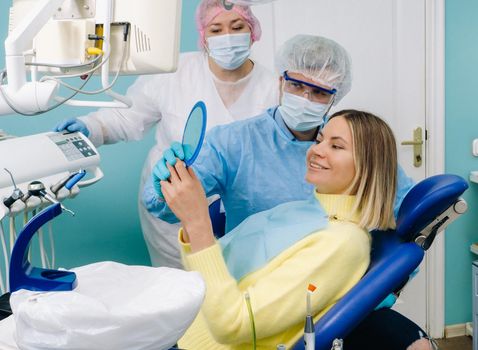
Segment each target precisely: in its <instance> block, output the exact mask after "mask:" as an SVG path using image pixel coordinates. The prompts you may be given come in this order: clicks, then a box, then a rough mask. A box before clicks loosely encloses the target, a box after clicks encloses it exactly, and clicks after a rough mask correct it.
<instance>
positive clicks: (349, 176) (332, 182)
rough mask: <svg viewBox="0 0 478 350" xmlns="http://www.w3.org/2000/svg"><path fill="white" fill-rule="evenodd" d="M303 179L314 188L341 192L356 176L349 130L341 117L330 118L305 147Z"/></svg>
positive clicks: (330, 192)
mask: <svg viewBox="0 0 478 350" xmlns="http://www.w3.org/2000/svg"><path fill="white" fill-rule="evenodd" d="M306 162H307V172H306V175H305V179H306V181H307V182H309V183H311V184H313V185H314V186H315V187H316V188H317V191H318V192H320V193H327V194H344V193H346V191H347V190H348V187H349V186H350V184H351V183H352V180H353V179H354V177H355V161H354V149H353V137H352V131H351V129H350V126H349V124H348V122H347V121H346V120H345V118H344V117H341V116H338V117H335V118H332V119H331V120H330V121H329V122H328V123H327V124H326V125H325V127H324V128H323V129H322V130H321V131H320V132H319V134H318V135H317V141H316V144H315V145H312V146H311V147H310V148H309V150H308V151H307V157H306Z"/></svg>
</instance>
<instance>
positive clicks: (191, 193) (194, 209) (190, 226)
mask: <svg viewBox="0 0 478 350" xmlns="http://www.w3.org/2000/svg"><path fill="white" fill-rule="evenodd" d="M168 168H169V171H170V172H171V177H170V178H169V181H161V189H162V192H163V195H164V199H165V200H166V202H167V203H168V206H169V207H170V208H171V210H172V211H173V212H174V214H175V215H176V216H177V217H178V219H179V220H181V222H182V224H183V226H184V228H185V229H186V231H187V233H188V236H189V239H190V242H191V249H192V251H193V252H194V251H199V250H201V249H204V248H206V247H208V246H210V245H212V244H214V235H213V234H212V225H211V220H210V218H209V210H208V203H207V199H206V194H205V193H204V189H203V187H202V185H201V182H200V181H199V180H198V178H197V177H196V174H195V173H194V170H193V169H192V168H191V167H189V168H186V167H185V165H184V162H182V161H178V162H176V165H175V166H174V168H173V167H172V166H171V165H169V164H168Z"/></svg>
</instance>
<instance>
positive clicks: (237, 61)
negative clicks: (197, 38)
mask: <svg viewBox="0 0 478 350" xmlns="http://www.w3.org/2000/svg"><path fill="white" fill-rule="evenodd" d="M206 41H207V51H208V53H209V56H211V58H212V59H213V60H214V62H216V63H217V64H218V65H219V66H220V67H222V68H224V69H227V70H234V69H236V68H239V67H240V66H241V65H242V64H243V63H244V62H245V61H246V59H247V58H248V57H249V55H250V52H251V49H250V46H251V33H242V34H225V35H217V36H210V37H208V38H206Z"/></svg>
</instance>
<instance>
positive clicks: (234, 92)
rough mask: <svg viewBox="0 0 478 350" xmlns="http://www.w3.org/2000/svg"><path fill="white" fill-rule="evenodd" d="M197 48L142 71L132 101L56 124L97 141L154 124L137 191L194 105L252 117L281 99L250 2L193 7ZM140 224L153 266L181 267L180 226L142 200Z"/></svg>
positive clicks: (221, 120)
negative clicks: (254, 55)
mask: <svg viewBox="0 0 478 350" xmlns="http://www.w3.org/2000/svg"><path fill="white" fill-rule="evenodd" d="M196 24H197V29H198V31H199V46H200V48H201V51H200V52H189V53H183V54H181V55H180V58H179V63H178V69H177V71H176V72H175V73H171V74H159V75H149V76H140V77H139V78H138V79H137V80H136V82H135V83H134V84H133V85H132V86H131V87H130V88H129V89H128V91H127V96H128V97H129V98H130V99H131V100H132V101H133V106H132V107H131V108H129V109H100V110H98V111H96V112H93V113H91V114H89V115H87V116H84V117H80V118H74V119H69V120H66V121H64V122H62V123H61V124H59V125H58V126H57V128H56V130H57V131H61V130H68V131H81V132H83V133H84V134H85V135H86V136H88V137H89V139H90V140H91V141H92V142H93V144H94V145H95V146H100V145H103V144H111V143H116V142H118V141H132V140H140V139H142V138H143V137H144V136H145V134H146V133H147V132H148V131H149V130H150V129H151V128H153V127H155V126H156V136H155V139H156V144H155V145H154V147H153V148H152V149H151V150H150V152H149V155H148V157H147V159H146V162H145V164H144V167H143V172H142V176H141V183H140V193H141V189H142V188H143V185H144V183H145V181H146V180H147V179H149V178H150V176H151V175H150V174H151V171H152V167H153V166H154V164H156V162H157V161H158V160H159V159H160V158H161V155H162V152H163V150H164V149H166V148H167V147H169V145H170V143H171V142H172V141H173V140H178V139H181V136H182V131H183V128H184V125H185V122H186V118H187V117H188V115H189V112H190V110H191V108H192V107H193V106H194V104H195V103H196V102H197V101H198V100H202V101H204V103H205V104H206V106H207V116H208V122H207V127H208V128H211V127H213V126H215V125H220V124H227V123H230V122H233V121H237V120H241V119H245V118H249V117H251V116H254V115H257V114H259V113H261V112H263V111H265V110H266V109H267V108H268V107H270V106H271V105H274V104H277V102H278V90H277V77H276V76H275V75H274V74H273V73H272V72H270V71H268V70H267V69H266V68H264V67H263V66H261V65H259V64H258V63H257V62H254V61H252V60H251V59H250V58H249V54H250V49H251V46H252V45H253V43H254V42H256V41H258V40H259V39H260V37H261V27H260V23H259V21H258V19H257V18H256V17H255V16H254V14H253V13H252V11H251V10H250V8H249V7H247V6H239V5H235V6H234V7H233V8H232V10H230V11H227V10H226V9H224V7H223V6H222V4H221V1H220V0H203V1H202V2H201V3H200V4H199V5H198V8H197V10H196ZM138 207H139V215H140V220H141V228H142V231H143V235H144V238H145V241H146V243H147V247H148V250H149V254H150V258H151V263H152V265H153V266H169V267H181V263H180V258H179V254H178V251H179V250H178V249H179V248H178V244H177V240H176V232H177V230H178V227H179V226H178V225H171V224H169V223H167V222H164V221H162V220H161V219H159V218H157V217H155V216H153V215H151V214H150V213H149V212H148V211H147V210H146V209H145V208H144V207H143V205H142V204H141V201H139V203H138Z"/></svg>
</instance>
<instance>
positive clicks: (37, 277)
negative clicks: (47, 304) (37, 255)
mask: <svg viewBox="0 0 478 350" xmlns="http://www.w3.org/2000/svg"><path fill="white" fill-rule="evenodd" d="M61 213H62V210H61V206H60V203H56V204H52V205H50V206H48V207H47V208H45V209H43V210H42V211H41V212H39V213H38V214H37V215H35V216H34V217H33V218H31V220H30V221H29V222H28V223H27V224H26V225H25V227H24V228H23V230H22V231H21V232H20V235H19V236H18V238H17V241H16V242H15V245H14V247H13V251H12V256H11V258H10V291H11V292H15V291H17V290H19V289H27V290H32V291H70V290H73V289H74V288H75V287H76V286H77V284H78V282H77V279H76V275H75V273H74V272H70V271H60V270H52V269H43V268H39V267H34V266H32V265H31V263H30V261H28V250H29V248H30V241H31V239H32V238H33V236H34V235H35V233H36V232H37V231H38V230H39V229H40V228H41V227H42V226H43V225H44V224H46V223H47V222H48V221H50V220H52V219H53V218H55V217H56V216H58V215H60V214H61Z"/></svg>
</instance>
